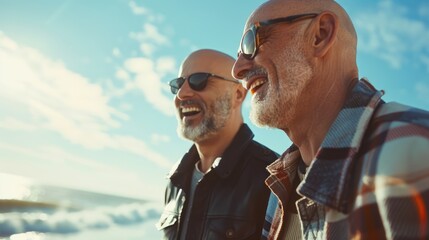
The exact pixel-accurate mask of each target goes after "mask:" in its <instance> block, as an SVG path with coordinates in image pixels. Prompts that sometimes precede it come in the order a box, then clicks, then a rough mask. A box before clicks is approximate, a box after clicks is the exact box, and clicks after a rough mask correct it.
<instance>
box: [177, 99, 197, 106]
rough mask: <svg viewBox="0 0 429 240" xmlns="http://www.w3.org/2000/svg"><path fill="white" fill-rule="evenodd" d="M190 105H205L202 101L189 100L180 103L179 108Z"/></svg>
mask: <svg viewBox="0 0 429 240" xmlns="http://www.w3.org/2000/svg"><path fill="white" fill-rule="evenodd" d="M188 105H199V106H201V105H203V104H202V103H201V101H200V100H194V99H187V100H182V101H180V102H179V107H184V106H188Z"/></svg>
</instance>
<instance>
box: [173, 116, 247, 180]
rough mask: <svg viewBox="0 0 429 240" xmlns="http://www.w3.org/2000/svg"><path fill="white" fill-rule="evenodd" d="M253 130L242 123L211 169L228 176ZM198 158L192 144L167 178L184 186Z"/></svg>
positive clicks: (223, 176)
mask: <svg viewBox="0 0 429 240" xmlns="http://www.w3.org/2000/svg"><path fill="white" fill-rule="evenodd" d="M253 136H254V134H253V132H252V130H250V128H249V127H248V126H247V124H242V125H241V127H240V129H239V130H238V132H237V134H236V135H235V136H234V139H233V140H232V142H231V144H230V145H229V146H228V147H227V148H226V149H225V152H224V154H223V155H222V157H219V158H217V159H216V160H215V161H214V162H213V165H212V170H214V171H213V172H215V173H216V174H217V175H219V176H220V177H222V178H226V177H228V176H229V175H230V174H231V173H232V171H233V169H234V167H235V166H236V165H237V163H238V162H240V161H241V156H242V155H243V154H244V150H245V149H246V147H247V146H248V144H249V143H250V142H251V140H252V139H253ZM221 159H222V161H220V160H221ZM198 160H199V156H198V151H197V148H196V146H195V144H194V145H192V147H191V148H190V149H189V151H188V152H187V153H186V154H185V155H184V156H183V158H182V159H181V160H180V161H179V162H178V163H177V164H176V165H174V166H173V168H172V170H171V171H170V173H169V175H168V178H170V179H171V181H172V182H173V183H174V184H175V185H176V186H178V187H182V188H183V186H185V183H186V179H187V178H186V176H187V175H189V173H190V172H192V171H193V169H194V166H195V163H196V162H197V161H198Z"/></svg>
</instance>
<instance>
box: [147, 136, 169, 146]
mask: <svg viewBox="0 0 429 240" xmlns="http://www.w3.org/2000/svg"><path fill="white" fill-rule="evenodd" d="M151 141H152V142H153V143H154V144H160V143H168V142H170V137H169V136H167V135H161V134H152V136H151Z"/></svg>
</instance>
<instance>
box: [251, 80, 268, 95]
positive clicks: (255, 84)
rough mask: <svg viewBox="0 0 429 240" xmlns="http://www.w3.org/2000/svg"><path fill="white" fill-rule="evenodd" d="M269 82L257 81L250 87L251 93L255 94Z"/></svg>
mask: <svg viewBox="0 0 429 240" xmlns="http://www.w3.org/2000/svg"><path fill="white" fill-rule="evenodd" d="M266 82H267V80H266V79H257V80H256V81H254V82H253V83H252V84H251V85H250V87H249V91H250V93H252V94H255V92H256V91H257V90H258V89H259V88H260V87H261V86H262V85H264V84H265V83H266Z"/></svg>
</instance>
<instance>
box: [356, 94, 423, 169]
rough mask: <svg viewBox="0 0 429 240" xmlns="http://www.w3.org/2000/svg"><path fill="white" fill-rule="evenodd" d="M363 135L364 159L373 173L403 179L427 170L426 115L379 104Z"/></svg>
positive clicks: (389, 104) (404, 106)
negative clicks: (365, 136)
mask: <svg viewBox="0 0 429 240" xmlns="http://www.w3.org/2000/svg"><path fill="white" fill-rule="evenodd" d="M367 136H368V137H367V138H366V140H365V141H366V143H364V145H365V147H366V149H365V152H366V155H365V157H366V159H367V161H368V160H370V161H372V164H371V165H374V164H375V166H374V167H375V168H373V169H377V172H381V171H382V172H383V174H385V175H396V176H405V175H406V173H410V172H413V173H416V172H419V171H426V172H427V171H429V163H428V162H427V158H428V156H429V112H427V111H425V110H422V109H418V108H413V107H410V106H407V105H403V104H399V103H395V102H391V103H385V104H382V105H381V106H380V107H379V109H378V110H377V111H376V113H375V115H374V117H373V119H372V121H371V123H370V126H369V128H368V133H367Z"/></svg>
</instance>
